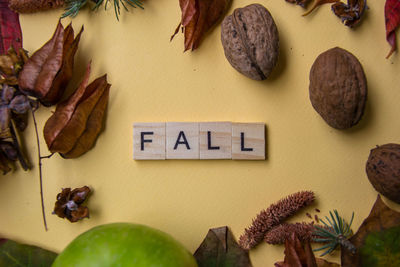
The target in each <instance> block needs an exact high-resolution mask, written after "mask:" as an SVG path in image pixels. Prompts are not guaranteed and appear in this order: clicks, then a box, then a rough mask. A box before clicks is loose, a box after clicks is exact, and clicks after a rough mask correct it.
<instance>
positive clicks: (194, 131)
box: [166, 122, 200, 159]
mask: <svg viewBox="0 0 400 267" xmlns="http://www.w3.org/2000/svg"><path fill="white" fill-rule="evenodd" d="M166 151H167V152H166V153H167V159H199V158H200V154H199V123H197V122H167V148H166Z"/></svg>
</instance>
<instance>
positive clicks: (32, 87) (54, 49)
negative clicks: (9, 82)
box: [18, 21, 83, 106]
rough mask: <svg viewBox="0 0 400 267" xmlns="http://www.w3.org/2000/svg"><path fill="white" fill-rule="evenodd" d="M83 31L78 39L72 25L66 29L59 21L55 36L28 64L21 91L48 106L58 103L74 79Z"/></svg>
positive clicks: (22, 74)
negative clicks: (74, 68)
mask: <svg viewBox="0 0 400 267" xmlns="http://www.w3.org/2000/svg"><path fill="white" fill-rule="evenodd" d="M82 31H83V27H82V29H81V31H80V32H79V34H78V35H77V36H76V38H75V39H74V31H73V29H72V26H71V25H68V27H67V28H66V29H65V30H64V27H63V26H62V24H61V22H60V21H59V22H58V25H57V29H56V31H55V32H54V34H53V37H52V38H51V39H50V40H49V41H48V42H47V43H46V44H45V45H44V46H42V48H40V49H39V50H37V51H36V52H35V53H34V54H33V55H32V57H30V58H29V59H28V61H27V62H26V63H25V65H24V67H23V69H22V71H21V73H20V76H19V79H18V84H19V86H20V88H21V90H22V91H24V92H25V93H27V94H29V95H32V96H35V97H37V98H39V100H40V101H41V102H42V103H43V104H44V105H46V106H50V105H53V104H55V103H57V102H58V101H59V100H60V98H61V97H62V94H63V93H64V91H65V88H66V86H67V84H68V82H69V80H70V79H71V76H72V68H73V65H74V55H75V52H76V50H77V47H78V44H79V40H80V36H81V34H82Z"/></svg>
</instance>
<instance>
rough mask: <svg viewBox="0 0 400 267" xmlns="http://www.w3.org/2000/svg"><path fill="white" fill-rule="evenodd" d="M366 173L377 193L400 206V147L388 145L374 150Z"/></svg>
mask: <svg viewBox="0 0 400 267" xmlns="http://www.w3.org/2000/svg"><path fill="white" fill-rule="evenodd" d="M366 171H367V175H368V179H369V181H370V182H371V184H372V186H373V187H374V188H375V189H376V191H378V192H379V193H381V194H382V195H384V196H385V197H387V198H388V199H390V200H392V201H394V202H396V203H399V204H400V145H398V144H386V145H382V146H377V147H376V148H374V149H372V150H371V153H370V154H369V158H368V161H367V166H366Z"/></svg>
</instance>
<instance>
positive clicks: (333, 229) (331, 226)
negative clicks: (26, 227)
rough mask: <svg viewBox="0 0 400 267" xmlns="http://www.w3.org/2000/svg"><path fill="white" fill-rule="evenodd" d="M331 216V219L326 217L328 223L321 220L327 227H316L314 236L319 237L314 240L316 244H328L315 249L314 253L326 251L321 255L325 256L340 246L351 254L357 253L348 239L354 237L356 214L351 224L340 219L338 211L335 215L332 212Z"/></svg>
mask: <svg viewBox="0 0 400 267" xmlns="http://www.w3.org/2000/svg"><path fill="white" fill-rule="evenodd" d="M329 215H330V218H329V217H328V216H325V219H326V221H327V222H325V221H324V220H320V221H321V222H322V223H323V224H324V226H325V227H320V226H318V225H315V226H314V227H315V231H314V235H315V236H317V237H316V238H314V239H313V240H314V241H315V242H320V243H327V244H325V245H324V246H322V247H320V248H317V249H314V251H321V250H325V252H324V253H323V254H322V255H321V256H324V255H326V254H329V253H331V252H332V251H334V250H335V249H336V248H337V247H339V245H340V246H341V247H344V248H345V249H347V250H349V251H350V252H352V253H355V251H356V248H355V247H354V245H353V244H351V243H350V241H349V240H348V238H350V237H351V236H352V235H353V231H352V230H351V224H352V223H353V219H354V212H353V214H352V216H351V220H350V223H347V222H346V221H345V220H344V219H343V218H342V217H340V216H339V213H338V212H337V210H334V211H333V213H332V212H331V211H330V212H329Z"/></svg>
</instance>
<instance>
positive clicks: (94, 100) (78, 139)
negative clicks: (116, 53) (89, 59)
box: [43, 64, 111, 158]
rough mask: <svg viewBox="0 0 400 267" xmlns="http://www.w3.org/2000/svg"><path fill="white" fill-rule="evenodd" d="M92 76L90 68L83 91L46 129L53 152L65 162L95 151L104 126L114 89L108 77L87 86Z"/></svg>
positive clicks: (59, 109) (64, 104)
mask: <svg viewBox="0 0 400 267" xmlns="http://www.w3.org/2000/svg"><path fill="white" fill-rule="evenodd" d="M89 75H90V64H89V65H88V67H87V70H86V74H85V77H84V80H83V81H82V83H81V84H80V86H79V88H78V89H77V90H76V91H75V92H74V94H72V95H71V96H70V97H69V98H68V99H67V100H65V101H64V102H62V103H59V104H58V105H57V108H56V111H55V112H54V113H53V115H52V116H51V117H50V118H49V119H48V120H47V122H46V124H45V126H44V129H43V134H44V139H45V141H46V144H47V147H48V148H49V150H50V151H51V152H53V153H56V152H58V153H60V154H61V155H62V156H63V157H65V158H76V157H79V156H80V155H82V154H84V153H85V152H87V151H88V150H89V149H91V148H92V147H93V145H94V143H95V141H96V139H97V137H98V135H99V134H100V131H101V128H102V125H103V120H104V118H105V109H106V107H107V103H108V95H109V90H110V86H111V85H110V84H109V83H108V82H107V77H106V75H104V76H102V77H100V78H97V79H96V80H94V81H93V82H92V83H91V84H89V85H87V84H88V80H89Z"/></svg>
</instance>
